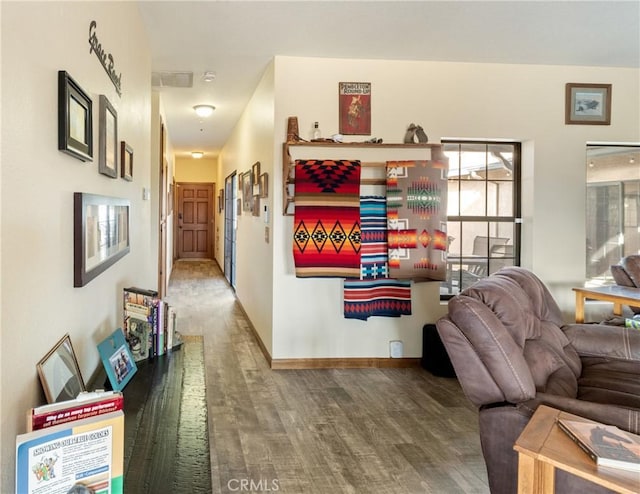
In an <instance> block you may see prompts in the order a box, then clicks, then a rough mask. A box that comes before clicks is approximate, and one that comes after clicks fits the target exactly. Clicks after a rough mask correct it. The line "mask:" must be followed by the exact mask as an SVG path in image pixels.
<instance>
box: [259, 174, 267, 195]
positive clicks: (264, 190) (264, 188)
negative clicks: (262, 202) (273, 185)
mask: <svg viewBox="0 0 640 494" xmlns="http://www.w3.org/2000/svg"><path fill="white" fill-rule="evenodd" d="M260 197H261V198H263V199H264V198H266V197H269V174H268V173H267V172H264V173H263V174H261V175H260Z"/></svg>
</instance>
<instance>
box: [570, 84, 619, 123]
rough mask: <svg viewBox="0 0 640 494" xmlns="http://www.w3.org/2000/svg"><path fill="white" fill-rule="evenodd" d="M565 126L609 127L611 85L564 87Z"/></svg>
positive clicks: (572, 85)
mask: <svg viewBox="0 0 640 494" xmlns="http://www.w3.org/2000/svg"><path fill="white" fill-rule="evenodd" d="M564 112H565V113H564V123H565V124H581V125H610V124H611V84H580V83H574V82H568V83H567V84H566V86H565V109H564Z"/></svg>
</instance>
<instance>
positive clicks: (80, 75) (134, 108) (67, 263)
mask: <svg viewBox="0 0 640 494" xmlns="http://www.w3.org/2000/svg"><path fill="white" fill-rule="evenodd" d="M1 9H2V19H1V21H2V30H1V33H2V78H1V81H2V133H1V135H2V148H1V159H2V161H1V175H0V178H1V193H2V196H1V202H0V207H1V211H2V216H1V223H0V226H1V254H2V257H1V263H2V271H1V275H2V279H1V283H2V288H3V289H2V299H1V304H0V305H1V307H2V318H1V332H0V335H1V338H2V341H1V345H0V355H1V357H0V359H1V360H0V363H1V379H2V380H1V386H0V396H1V400H2V402H1V405H0V413H1V421H2V424H1V429H0V430H1V431H2V440H1V443H2V459H1V481H0V492H13V491H14V483H15V479H14V471H15V465H14V461H15V459H14V455H15V453H14V449H15V436H16V434H19V433H22V432H24V431H25V419H24V417H25V413H26V411H27V409H28V408H29V407H32V406H36V405H40V404H42V403H43V399H44V398H43V395H42V391H41V387H40V383H39V381H38V376H37V374H36V363H37V362H38V360H39V359H40V358H42V357H43V356H44V355H45V354H46V353H47V351H48V350H49V349H50V348H51V347H52V346H53V345H54V344H55V343H56V342H57V341H58V340H59V339H60V338H61V337H62V336H63V335H64V334H65V333H67V332H68V333H69V334H70V336H71V340H72V342H73V345H74V348H75V352H76V354H77V357H78V361H79V364H80V369H81V372H82V374H83V377H84V378H85V380H88V379H89V378H90V377H91V374H92V373H93V372H94V371H95V370H96V369H97V368H98V367H99V366H100V365H101V364H100V360H99V355H98V352H97V349H96V345H97V343H98V342H99V341H101V340H102V339H103V338H105V337H106V336H107V335H108V334H109V333H111V332H112V331H113V330H114V329H115V328H117V327H119V326H120V324H121V313H122V302H121V298H122V296H121V293H122V288H123V287H124V286H126V285H130V284H135V285H140V286H149V287H155V286H156V259H157V250H156V251H154V250H153V249H152V247H151V244H150V242H151V240H150V239H152V238H154V237H156V236H157V234H156V233H155V232H154V231H152V228H151V224H152V223H151V211H150V210H151V207H150V204H151V203H150V201H143V200H142V188H143V187H150V188H151V189H152V190H154V189H155V188H156V185H152V184H151V182H150V150H151V142H150V115H151V89H150V73H151V63H150V54H149V53H150V52H149V47H148V43H147V40H146V37H145V30H144V27H143V25H142V23H141V21H140V18H139V14H138V9H137V7H136V4H135V3H129V2H117V3H99V2H69V3H62V2H55V3H49V2H42V3H38V4H34V3H32V2H26V3H25V2H12V3H10V2H2V4H1ZM92 20H95V21H96V22H97V31H96V32H97V35H98V38H99V40H100V42H101V43H102V46H103V47H104V48H105V49H106V50H107V51H108V52H110V53H112V54H113V56H114V60H115V68H116V70H117V71H118V72H121V73H122V97H119V96H117V94H116V93H115V89H114V87H113V85H112V83H111V81H110V80H109V79H108V77H107V74H106V73H105V71H104V69H103V68H102V66H101V65H100V63H99V61H98V59H97V58H96V56H95V54H90V53H89V43H88V39H89V24H90V22H91V21H92ZM132 46H134V47H135V50H132V49H131V47H132ZM58 70H66V71H68V72H69V73H70V74H71V76H72V77H73V78H74V79H75V80H76V81H77V82H78V83H79V84H80V85H81V86H82V87H83V88H84V90H85V91H87V92H88V93H89V94H90V96H91V98H92V99H93V116H94V119H93V124H94V127H93V128H94V161H93V162H92V163H83V162H81V161H79V160H77V159H75V158H73V157H71V156H69V155H66V154H64V153H62V152H60V151H58V150H57V115H58V113H57V86H58V85H57V72H58ZM100 94H105V95H106V96H107V97H108V99H109V100H110V102H111V103H112V104H113V106H114V107H115V109H116V111H117V114H118V138H119V140H125V141H126V142H128V143H129V144H130V145H131V146H132V147H133V150H134V165H135V167H134V180H133V181H132V182H126V181H124V180H122V179H111V178H108V177H106V176H104V175H100V174H99V173H98V96H99V95H100ZM76 191H80V192H90V193H95V194H103V195H110V196H117V197H123V198H127V199H129V200H130V201H131V237H130V241H131V252H130V253H129V254H128V255H126V256H125V257H124V258H122V259H121V260H120V261H118V262H117V263H116V264H115V265H113V266H112V267H111V268H109V269H108V270H107V271H105V272H104V273H102V274H101V275H99V276H98V277H97V278H96V279H94V280H93V281H91V282H89V284H87V285H86V286H84V287H82V288H74V287H73V193H74V192H76Z"/></svg>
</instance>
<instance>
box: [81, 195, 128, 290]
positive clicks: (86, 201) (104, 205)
mask: <svg viewBox="0 0 640 494" xmlns="http://www.w3.org/2000/svg"><path fill="white" fill-rule="evenodd" d="M73 211H74V212H73V271H74V274H73V286H75V287H81V286H84V285H86V284H87V283H89V282H90V281H91V280H92V279H94V278H95V277H96V276H98V275H99V274H101V273H102V272H104V271H105V270H107V269H108V268H109V267H110V266H112V265H113V264H115V263H116V262H117V261H118V260H120V259H121V258H122V257H124V256H125V255H126V254H128V253H129V249H130V246H129V201H128V200H126V199H120V198H118V197H107V196H100V195H96V194H85V193H84V192H75V193H74V194H73Z"/></svg>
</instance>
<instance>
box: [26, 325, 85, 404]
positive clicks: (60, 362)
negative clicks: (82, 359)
mask: <svg viewBox="0 0 640 494" xmlns="http://www.w3.org/2000/svg"><path fill="white" fill-rule="evenodd" d="M36 369H37V370H38V376H39V377H40V383H41V384H42V389H43V390H44V395H45V397H46V398H47V403H57V402H59V401H65V400H73V399H75V398H76V397H77V396H78V394H80V392H81V391H86V388H85V386H84V380H83V379H82V374H81V373H80V367H79V366H78V360H77V359H76V354H75V352H74V351H73V345H72V344H71V337H70V336H69V333H67V334H65V335H64V336H63V337H62V338H61V339H60V340H59V341H58V342H57V343H56V344H55V345H54V347H53V348H52V349H51V350H49V351H48V352H47V354H46V355H45V356H44V357H42V359H40V361H39V362H38V364H37V365H36Z"/></svg>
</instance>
